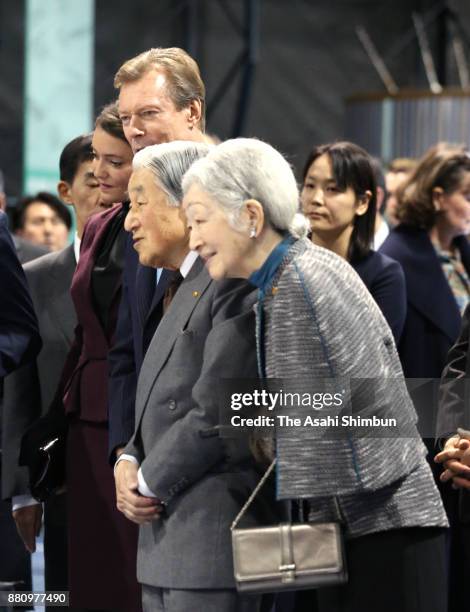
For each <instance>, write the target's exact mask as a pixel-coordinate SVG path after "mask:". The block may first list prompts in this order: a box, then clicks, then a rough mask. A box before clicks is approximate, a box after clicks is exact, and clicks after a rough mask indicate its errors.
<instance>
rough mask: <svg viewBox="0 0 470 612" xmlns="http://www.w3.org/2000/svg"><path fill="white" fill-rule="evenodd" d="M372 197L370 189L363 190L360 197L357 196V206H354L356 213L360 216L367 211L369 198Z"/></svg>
mask: <svg viewBox="0 0 470 612" xmlns="http://www.w3.org/2000/svg"><path fill="white" fill-rule="evenodd" d="M371 197H372V191H369V190H367V191H365V192H364V193H363V194H362V195H361V197H360V198H359V200H358V202H357V206H356V215H359V216H360V217H361V216H362V215H365V214H366V212H367V209H368V208H369V202H370V199H371Z"/></svg>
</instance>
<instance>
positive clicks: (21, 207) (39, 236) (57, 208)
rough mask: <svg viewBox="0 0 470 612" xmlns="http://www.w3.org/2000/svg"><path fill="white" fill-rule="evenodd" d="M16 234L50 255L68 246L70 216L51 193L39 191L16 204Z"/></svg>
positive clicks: (70, 224) (70, 225)
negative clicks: (40, 247)
mask: <svg viewBox="0 0 470 612" xmlns="http://www.w3.org/2000/svg"><path fill="white" fill-rule="evenodd" d="M15 218H16V223H15V231H16V234H17V235H18V236H19V237H20V238H23V239H25V240H29V242H32V243H33V244H36V245H40V246H43V247H46V248H47V249H48V250H49V251H60V250H61V249H63V248H65V247H66V246H67V243H68V236H69V232H70V229H71V227H72V215H71V214H70V212H69V210H68V209H67V207H66V206H65V205H64V204H62V202H61V201H60V200H59V198H57V197H56V196H54V195H52V193H47V192H46V191H41V192H39V193H37V194H36V195H34V196H27V197H24V198H22V199H20V200H18V202H17V204H16V209H15Z"/></svg>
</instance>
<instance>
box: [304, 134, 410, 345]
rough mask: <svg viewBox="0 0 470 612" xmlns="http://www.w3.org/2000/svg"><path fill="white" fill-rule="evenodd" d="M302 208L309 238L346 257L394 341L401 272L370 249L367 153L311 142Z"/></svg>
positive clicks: (372, 186) (400, 310) (372, 203)
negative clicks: (316, 145) (379, 310)
mask: <svg viewBox="0 0 470 612" xmlns="http://www.w3.org/2000/svg"><path fill="white" fill-rule="evenodd" d="M302 178H303V186H302V191H301V195H300V201H301V204H302V210H303V213H304V215H305V216H306V217H307V218H308V219H309V221H310V227H311V239H312V242H313V243H314V244H316V245H318V246H322V247H324V248H326V249H329V250H330V251H333V252H335V253H336V254H337V255H339V256H340V257H343V258H344V259H346V260H347V261H348V262H349V263H350V264H351V265H352V267H353V268H354V269H355V270H356V272H357V273H358V274H359V276H360V277H361V279H362V281H363V282H364V284H365V285H366V287H367V288H368V289H369V291H370V293H371V295H372V297H373V298H374V300H375V301H376V302H377V304H378V306H379V308H380V309H381V311H382V313H383V315H384V317H385V319H386V320H387V323H388V324H389V325H390V328H391V329H392V332H393V335H394V338H395V342H398V340H399V339H400V335H401V332H402V329H403V325H404V323H405V316H406V292H405V280H404V276H403V271H402V269H401V267H400V265H399V264H398V263H397V262H396V261H393V260H392V259H390V258H389V257H387V256H385V255H382V254H379V253H377V252H375V251H373V250H372V249H371V245H372V243H373V240H374V230H375V219H376V198H377V187H376V181H375V174H374V168H373V166H372V160H371V158H370V157H369V155H368V154H367V153H366V152H365V151H364V150H363V149H361V148H360V147H358V146H357V145H355V144H353V143H351V142H335V143H331V144H325V145H322V146H319V147H315V148H314V149H313V151H312V152H311V153H310V155H309V156H308V158H307V161H306V163H305V166H304V170H303V177H302Z"/></svg>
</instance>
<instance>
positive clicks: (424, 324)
mask: <svg viewBox="0 0 470 612" xmlns="http://www.w3.org/2000/svg"><path fill="white" fill-rule="evenodd" d="M397 199H398V205H397V216H398V219H399V221H400V224H399V225H398V226H397V227H396V228H395V229H394V230H393V231H392V232H390V234H389V236H388V238H387V239H386V240H385V242H384V243H383V245H382V247H381V248H380V252H381V253H384V254H385V255H388V256H389V257H392V258H393V259H395V260H396V261H398V262H399V263H400V264H401V266H402V268H403V271H404V273H405V280H406V292H407V299H408V308H407V316H406V321H405V326H404V329H403V333H402V337H401V340H400V343H399V345H398V347H399V351H400V357H401V360H402V364H403V369H404V371H405V376H407V377H408V378H435V379H440V377H441V374H442V370H443V368H444V365H445V364H446V359H447V353H448V352H449V350H450V348H451V346H452V345H453V344H454V342H455V341H456V340H457V336H458V334H459V330H460V322H461V314H462V313H463V311H464V310H465V306H466V305H467V304H468V302H469V298H470V280H469V274H470V246H469V244H468V240H467V238H466V234H469V233H470V157H469V155H468V152H467V151H466V150H465V149H464V148H463V147H459V146H453V145H449V144H446V143H441V144H438V145H436V146H435V147H432V148H431V149H429V151H428V152H427V153H426V154H425V155H424V157H422V159H421V160H420V161H419V162H418V165H417V166H416V167H415V169H414V170H413V171H412V173H411V175H410V176H409V177H408V179H407V180H406V181H405V182H404V183H403V184H402V185H401V186H400V187H399V189H398V192H397Z"/></svg>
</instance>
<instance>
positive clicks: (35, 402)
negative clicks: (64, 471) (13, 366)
mask: <svg viewBox="0 0 470 612" xmlns="http://www.w3.org/2000/svg"><path fill="white" fill-rule="evenodd" d="M41 409H42V406H41V389H40V383H39V376H38V369H37V364H36V360H33V361H31V362H29V363H26V364H25V365H23V366H21V367H20V368H18V369H17V370H16V371H15V372H13V373H12V374H10V375H9V376H7V377H6V379H5V385H4V399H3V431H2V435H3V440H2V450H3V454H2V464H3V472H2V496H3V498H5V499H7V498H10V497H13V496H14V495H25V494H27V493H29V478H28V470H27V468H26V467H20V466H19V465H18V459H19V454H20V447H21V438H22V436H23V434H24V432H25V431H26V429H27V428H28V427H29V426H30V425H31V424H32V423H33V422H34V421H36V420H37V419H38V418H39V417H40V416H41Z"/></svg>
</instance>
